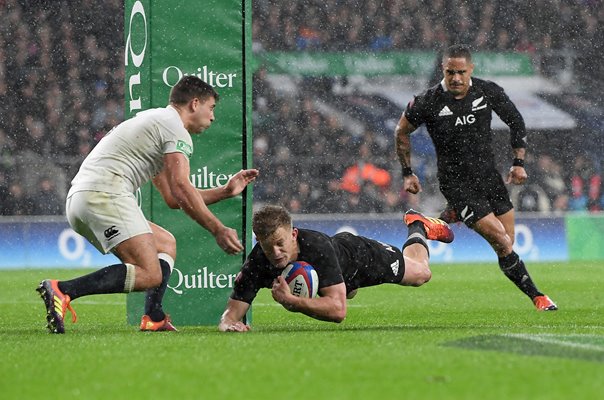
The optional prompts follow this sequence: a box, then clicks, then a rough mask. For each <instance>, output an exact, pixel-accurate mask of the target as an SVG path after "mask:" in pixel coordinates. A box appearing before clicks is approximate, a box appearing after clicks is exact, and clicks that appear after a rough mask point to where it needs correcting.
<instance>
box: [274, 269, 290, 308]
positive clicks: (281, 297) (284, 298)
mask: <svg viewBox="0 0 604 400" xmlns="http://www.w3.org/2000/svg"><path fill="white" fill-rule="evenodd" d="M271 294H272V295H273V299H275V301H276V302H277V303H279V304H281V305H282V306H283V307H285V308H287V309H288V310H290V309H291V304H290V302H289V299H290V298H291V297H292V294H291V291H290V290H289V286H288V284H287V282H285V278H283V277H282V276H278V277H277V278H276V279H275V280H274V281H273V288H272V289H271Z"/></svg>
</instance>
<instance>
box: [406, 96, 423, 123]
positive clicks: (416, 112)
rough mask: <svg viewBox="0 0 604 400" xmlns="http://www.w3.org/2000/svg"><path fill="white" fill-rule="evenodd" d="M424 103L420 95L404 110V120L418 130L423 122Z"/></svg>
mask: <svg viewBox="0 0 604 400" xmlns="http://www.w3.org/2000/svg"><path fill="white" fill-rule="evenodd" d="M424 104H425V101H424V97H423V96H422V95H419V96H415V97H414V98H413V100H411V101H410V102H409V104H407V108H406V109H405V118H407V121H409V122H410V123H411V125H413V126H414V127H416V128H419V126H420V125H422V124H423V123H424V122H425V119H424V115H425V112H424V111H425V107H424Z"/></svg>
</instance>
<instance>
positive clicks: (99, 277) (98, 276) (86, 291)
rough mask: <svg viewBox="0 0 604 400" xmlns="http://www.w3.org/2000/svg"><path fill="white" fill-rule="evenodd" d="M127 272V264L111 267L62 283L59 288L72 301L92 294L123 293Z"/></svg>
mask: <svg viewBox="0 0 604 400" xmlns="http://www.w3.org/2000/svg"><path fill="white" fill-rule="evenodd" d="M126 270H127V267H126V265H125V264H115V265H110V266H109V267H105V268H101V269H99V270H97V271H94V272H92V273H90V274H88V275H84V276H80V277H79V278H75V279H71V280H69V281H60V282H59V283H58V287H59V290H60V291H61V292H63V294H66V295H68V296H69V297H70V298H71V300H74V299H77V298H78V297H82V296H88V295H91V294H109V293H123V292H124V282H125V281H126Z"/></svg>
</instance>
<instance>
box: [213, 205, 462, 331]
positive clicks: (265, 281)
mask: <svg viewBox="0 0 604 400" xmlns="http://www.w3.org/2000/svg"><path fill="white" fill-rule="evenodd" d="M404 221H405V224H407V226H408V230H409V233H408V237H407V240H406V242H405V243H404V245H403V247H402V251H401V250H400V249H399V248H397V246H394V245H390V244H385V243H380V242H378V241H376V240H372V239H369V238H366V237H362V236H357V235H353V234H351V233H347V232H343V233H338V234H336V235H334V236H328V235H326V234H324V233H321V232H317V231H313V230H309V229H298V228H295V227H294V226H293V225H292V219H291V216H290V214H289V212H288V211H287V210H286V209H284V208H283V207H279V206H265V207H263V208H262V209H260V210H259V211H257V212H255V213H254V217H253V219H252V229H253V231H254V233H255V234H256V239H257V240H258V243H257V244H256V245H255V246H254V248H253V249H252V251H251V252H250V254H249V255H248V257H247V259H246V260H245V263H244V264H243V267H242V268H241V271H240V272H239V275H238V276H237V279H236V280H235V286H234V288H233V292H232V293H231V296H230V298H229V300H228V302H227V305H226V310H225V311H224V314H222V318H221V320H220V324H219V326H218V328H219V329H220V330H221V331H223V332H245V331H248V330H249V329H250V326H249V325H248V324H246V323H245V322H244V321H243V318H244V316H245V314H246V313H247V311H248V309H249V308H250V305H251V303H252V301H254V298H255V297H256V294H257V293H258V290H260V289H261V288H272V295H273V298H274V299H275V300H276V301H277V302H279V303H280V304H281V305H282V306H283V307H285V309H287V310H289V311H293V312H301V313H303V314H306V315H308V316H309V317H312V318H316V319H319V320H323V321H331V322H341V321H343V320H344V318H345V317H346V299H347V298H352V297H354V295H355V294H356V292H357V290H358V289H359V288H362V287H367V286H374V285H380V284H382V283H396V284H400V285H403V286H421V285H422V284H424V283H426V282H428V281H429V280H430V278H431V276H432V273H431V271H430V267H429V264H428V255H429V254H428V245H427V243H426V240H427V239H431V240H438V241H441V242H445V243H449V242H451V241H452V240H453V231H451V229H450V228H449V226H448V225H447V224H446V223H445V222H443V221H441V220H439V219H436V218H428V217H425V216H424V215H423V214H421V213H419V212H416V211H413V210H409V211H407V213H406V214H405V217H404ZM297 260H299V261H306V262H307V263H309V264H310V265H312V266H313V267H314V268H315V270H316V271H317V275H318V277H319V296H318V297H315V298H302V297H296V296H294V295H292V294H291V293H290V289H289V286H288V285H287V283H286V282H285V279H284V278H283V277H282V276H281V272H282V271H283V269H285V267H287V265H288V264H290V263H291V262H294V261H297Z"/></svg>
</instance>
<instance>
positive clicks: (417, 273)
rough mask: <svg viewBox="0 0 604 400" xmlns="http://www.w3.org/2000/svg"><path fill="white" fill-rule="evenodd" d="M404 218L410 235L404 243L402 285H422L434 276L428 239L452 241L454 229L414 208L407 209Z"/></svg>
mask: <svg viewBox="0 0 604 400" xmlns="http://www.w3.org/2000/svg"><path fill="white" fill-rule="evenodd" d="M404 220H405V224H406V225H407V227H408V236H407V241H406V242H405V244H404V245H403V256H404V258H405V274H404V276H403V280H402V281H401V285H405V286H421V285H423V284H424V283H426V282H428V281H429V280H430V278H431V277H432V272H431V271H430V265H429V257H430V252H429V249H428V243H427V240H428V239H432V240H438V241H441V242H445V243H450V242H451V241H452V240H453V237H454V236H453V231H451V228H449V226H448V225H447V223H445V222H444V221H442V220H440V219H437V218H430V217H426V216H425V215H423V214H422V213H419V212H417V211H414V210H409V211H407V212H406V213H405V218H404Z"/></svg>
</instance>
